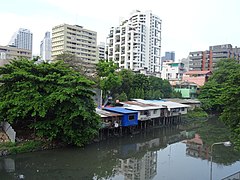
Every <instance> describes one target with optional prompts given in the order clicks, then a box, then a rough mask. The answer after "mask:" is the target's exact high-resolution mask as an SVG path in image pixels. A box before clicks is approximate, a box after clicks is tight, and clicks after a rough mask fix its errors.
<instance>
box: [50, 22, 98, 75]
mask: <svg viewBox="0 0 240 180" xmlns="http://www.w3.org/2000/svg"><path fill="white" fill-rule="evenodd" d="M64 52H67V53H71V54H74V55H76V57H77V59H78V61H79V63H80V64H81V65H82V66H83V67H84V68H85V69H86V71H87V72H89V73H91V72H93V71H95V69H96V63H97V60H98V57H97V54H98V53H97V32H95V31H91V30H88V29H84V28H83V27H82V26H79V25H69V24H61V25H58V26H55V27H53V28H52V60H55V59H56V57H57V55H60V54H62V53H64Z"/></svg>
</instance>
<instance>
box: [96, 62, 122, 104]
mask: <svg viewBox="0 0 240 180" xmlns="http://www.w3.org/2000/svg"><path fill="white" fill-rule="evenodd" d="M116 70H117V65H116V64H115V63H114V62H113V61H107V60H100V61H99V62H98V64H97V74H98V76H99V79H100V82H99V87H100V89H102V90H103V97H104V98H105V99H103V100H106V99H108V97H109V96H114V94H116V93H118V88H119V87H120V85H121V84H122V79H121V77H120V76H118V74H117V73H116ZM114 98H116V97H114Z"/></svg>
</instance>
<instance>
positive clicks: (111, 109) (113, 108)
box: [104, 107, 138, 114]
mask: <svg viewBox="0 0 240 180" xmlns="http://www.w3.org/2000/svg"><path fill="white" fill-rule="evenodd" d="M104 109H105V110H108V111H113V112H117V113H124V114H131V113H138V112H137V111H132V110H129V109H125V108H123V107H107V108H104Z"/></svg>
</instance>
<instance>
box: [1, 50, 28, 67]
mask: <svg viewBox="0 0 240 180" xmlns="http://www.w3.org/2000/svg"><path fill="white" fill-rule="evenodd" d="M18 58H27V59H31V58H32V51H30V50H27V49H20V48H16V47H12V46H0V66H3V65H4V64H7V63H9V61H10V60H12V59H18Z"/></svg>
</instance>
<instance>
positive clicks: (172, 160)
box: [0, 127, 240, 180]
mask: <svg viewBox="0 0 240 180" xmlns="http://www.w3.org/2000/svg"><path fill="white" fill-rule="evenodd" d="M194 135H195V133H194V132H193V131H183V129H181V130H180V129H178V128H177V127H174V128H158V129H153V130H149V131H148V132H144V133H141V134H136V135H129V136H125V137H121V138H111V139H109V140H106V141H103V142H100V143H96V144H92V145H88V146H86V147H85V148H81V149H80V148H65V149H59V150H52V151H43V152H34V153H26V154H19V155H15V156H9V157H6V158H2V159H0V179H1V180H2V179H3V180H5V179H6V180H7V179H19V177H24V179H30V180H32V179H33V180H34V179H41V180H42V179H45V180H46V179H50V180H52V179H53V180H55V179H80V180H81V179H83V180H85V179H86V180H87V179H103V180H104V179H112V180H122V179H124V180H144V179H146V180H148V179H154V180H162V179H164V180H176V179H179V180H205V179H206V180H207V179H210V164H211V163H210V154H209V148H208V147H205V145H201V139H200V140H199V137H198V136H196V138H194V139H192V137H191V136H194ZM186 138H190V139H192V141H191V142H192V143H186V142H185V143H184V142H182V140H184V139H186ZM194 142H195V143H194ZM196 142H197V143H198V144H196ZM203 144H204V142H203ZM214 153H215V154H214V156H213V164H212V175H213V179H214V180H215V179H222V178H224V177H226V176H229V175H231V174H234V173H236V172H238V171H240V161H239V160H240V152H237V153H236V152H233V151H232V148H229V147H224V146H222V145H217V146H216V147H214Z"/></svg>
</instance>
